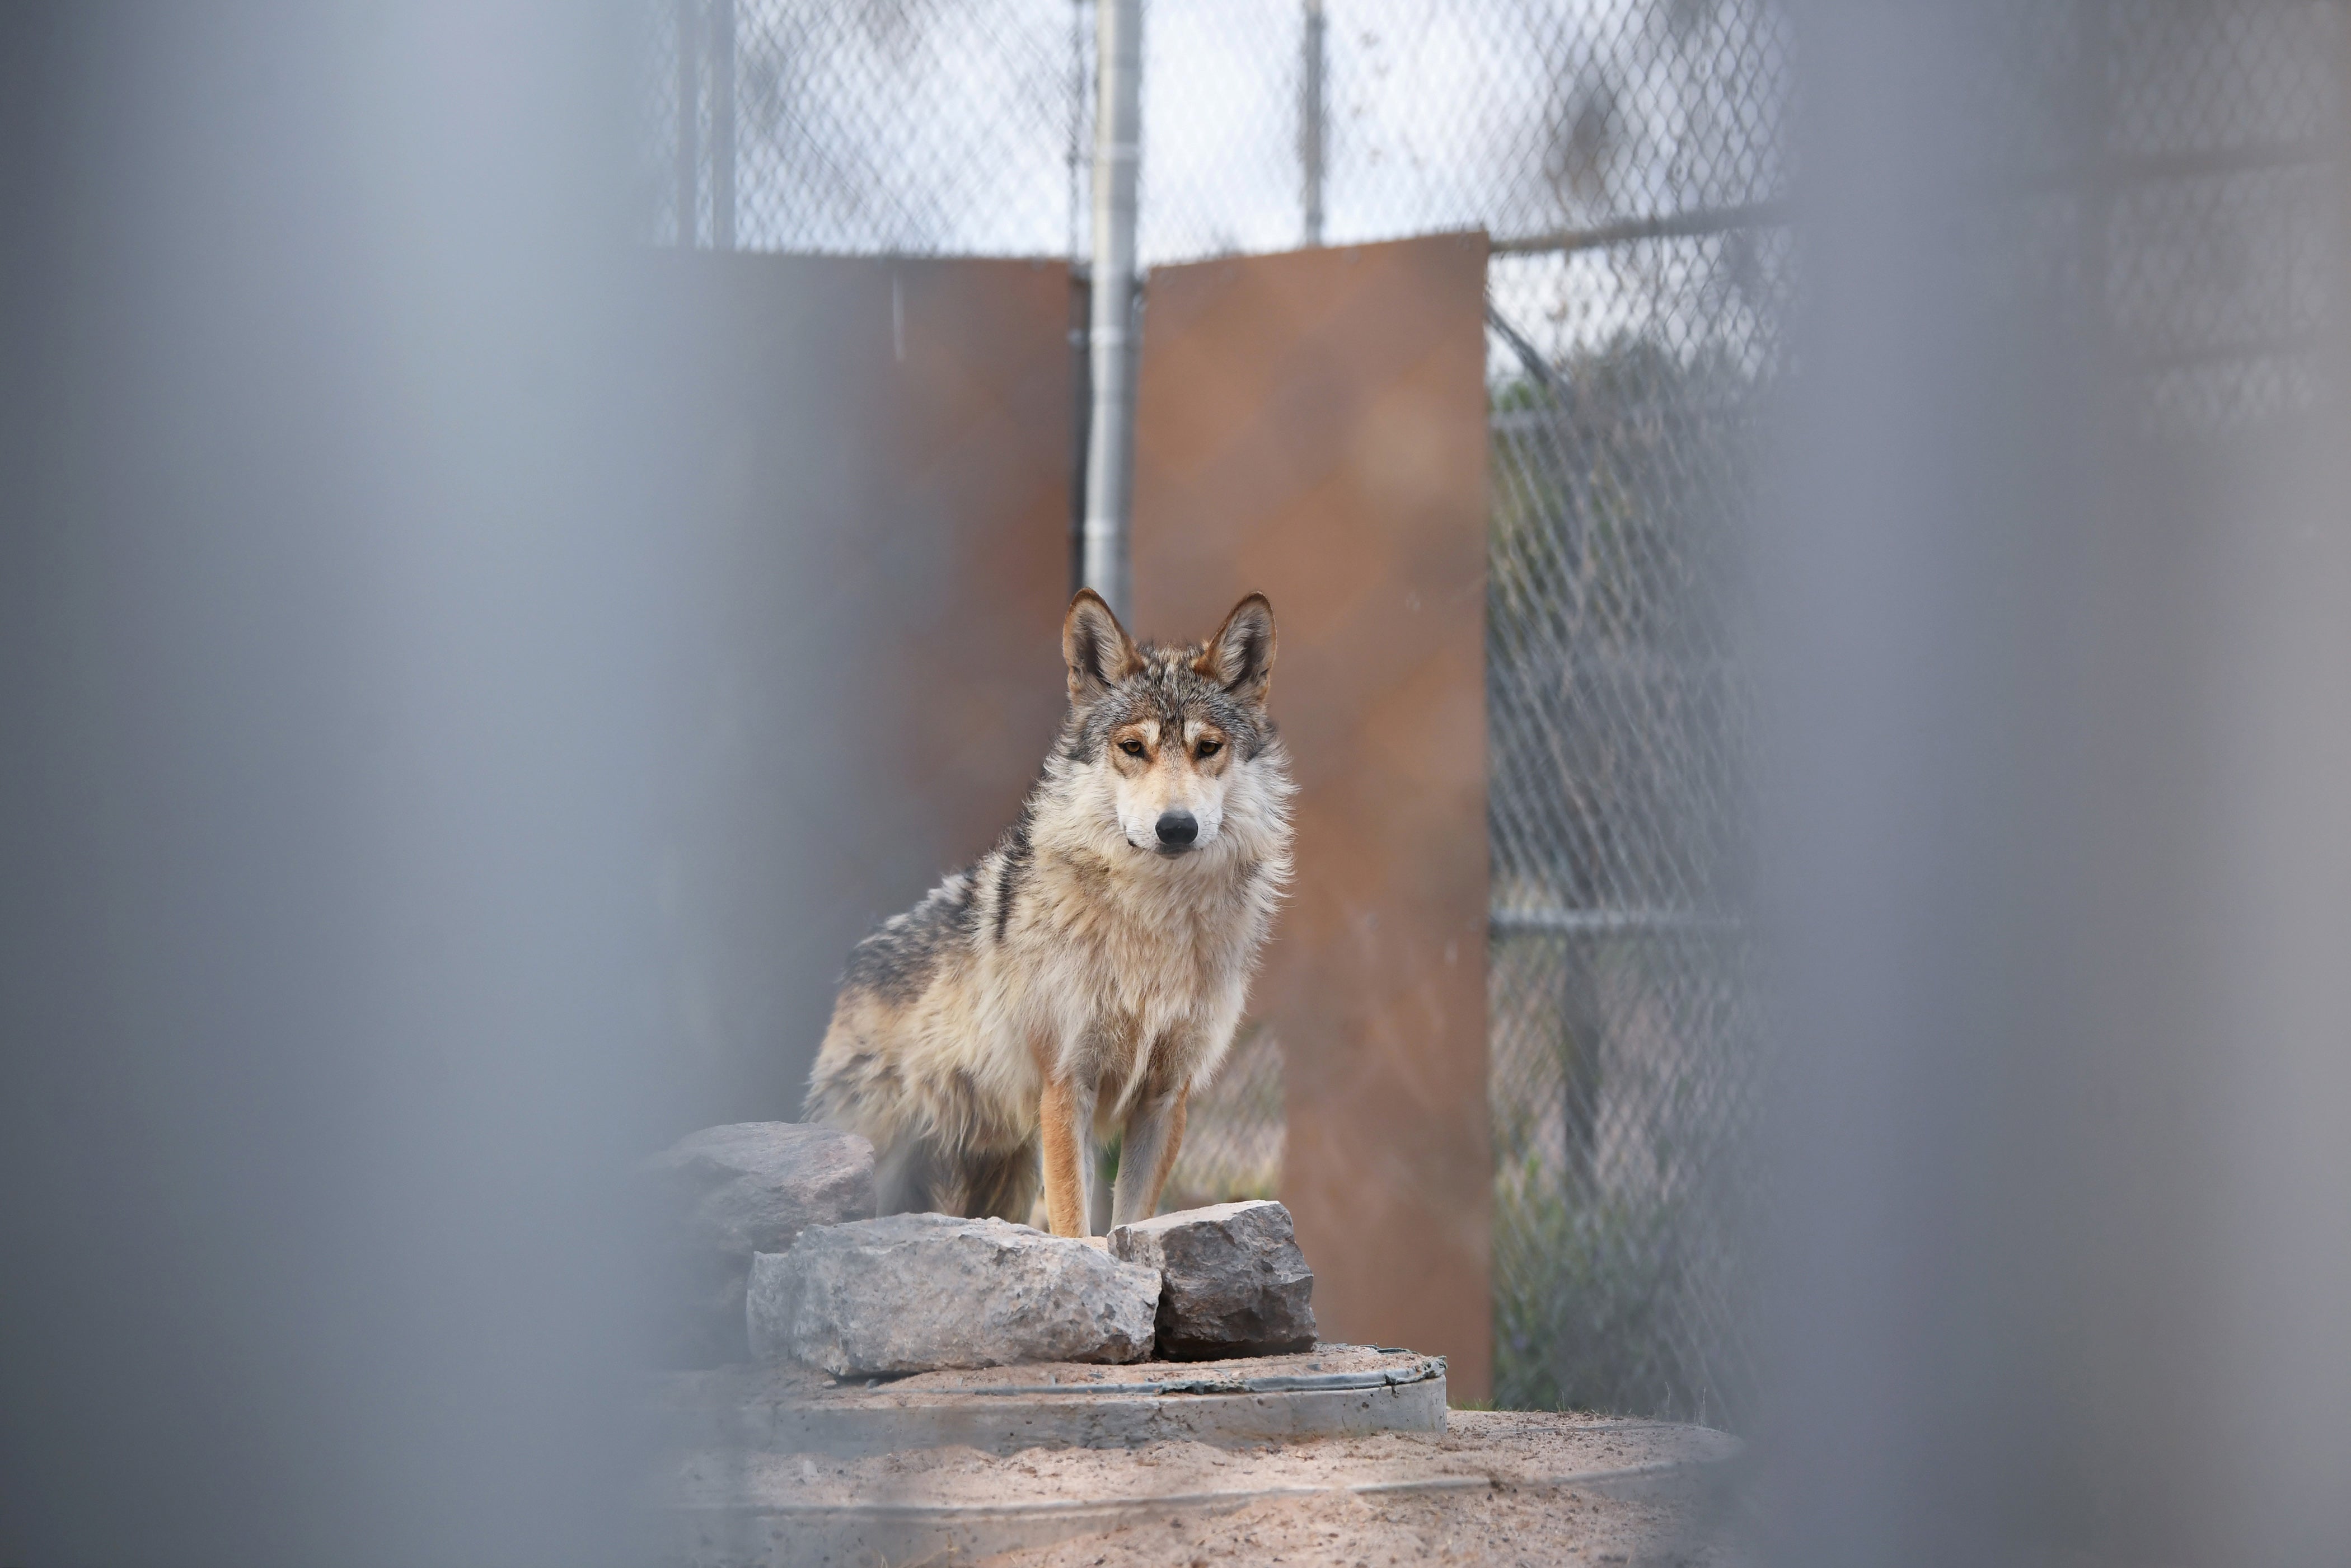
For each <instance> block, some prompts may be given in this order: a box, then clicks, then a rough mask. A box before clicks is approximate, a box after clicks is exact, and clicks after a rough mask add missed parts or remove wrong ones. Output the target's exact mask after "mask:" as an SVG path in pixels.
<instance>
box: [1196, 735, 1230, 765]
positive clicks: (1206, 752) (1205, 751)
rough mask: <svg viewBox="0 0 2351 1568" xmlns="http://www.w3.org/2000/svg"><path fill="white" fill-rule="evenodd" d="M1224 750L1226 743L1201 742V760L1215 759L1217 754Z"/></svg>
mask: <svg viewBox="0 0 2351 1568" xmlns="http://www.w3.org/2000/svg"><path fill="white" fill-rule="evenodd" d="M1224 748H1225V743H1224V742H1223V741H1221V740H1204V741H1202V742H1200V757H1201V759H1202V760H1203V761H1205V760H1207V758H1211V757H1214V756H1215V755H1216V754H1217V752H1219V751H1222V750H1223V749H1224Z"/></svg>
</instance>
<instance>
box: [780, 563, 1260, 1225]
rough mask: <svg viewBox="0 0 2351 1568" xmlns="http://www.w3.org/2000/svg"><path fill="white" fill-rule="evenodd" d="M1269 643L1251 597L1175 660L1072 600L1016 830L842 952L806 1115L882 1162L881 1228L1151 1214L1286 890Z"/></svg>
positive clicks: (1098, 610) (1174, 651) (1083, 599)
mask: <svg viewBox="0 0 2351 1568" xmlns="http://www.w3.org/2000/svg"><path fill="white" fill-rule="evenodd" d="M1274 647H1275V636H1274V622H1273V607H1272V605H1270V603H1268V602H1267V601H1266V598H1265V596H1264V595H1263V594H1261V593H1252V594H1250V595H1249V597H1247V598H1246V599H1243V600H1242V601H1240V602H1239V603H1238V604H1237V605H1235V606H1234V607H1233V610H1232V612H1231V613H1230V614H1229V615H1228V616H1226V617H1225V621H1224V624H1223V625H1221V626H1219V627H1218V628H1217V631H1216V632H1215V634H1214V635H1212V636H1210V637H1209V638H1208V639H1207V642H1205V643H1191V644H1185V645H1181V646H1175V645H1161V644H1159V643H1144V644H1141V645H1137V644H1136V643H1134V641H1133V640H1131V639H1130V638H1129V637H1128V636H1127V633H1126V629H1125V628H1124V627H1123V626H1121V625H1120V624H1119V621H1118V617H1117V616H1116V615H1114V614H1113V613H1112V612H1111V609H1110V606H1109V605H1107V604H1105V603H1104V602H1103V601H1102V599H1101V598H1100V597H1099V596H1097V595H1096V594H1094V593H1093V592H1092V591H1091V590H1088V591H1081V592H1080V593H1079V594H1078V595H1077V597H1076V598H1075V599H1073V600H1072V601H1071V603H1070V608H1069V613H1068V614H1067V616H1066V617H1065V618H1064V619H1063V622H1062V624H1061V659H1062V663H1063V664H1065V665H1066V666H1067V670H1068V678H1069V695H1070V706H1069V711H1068V713H1067V715H1066V716H1064V718H1063V719H1062V721H1061V732H1060V734H1059V736H1058V737H1056V739H1055V740H1054V742H1053V747H1052V750H1051V751H1050V752H1049V753H1048V754H1047V756H1046V758H1045V764H1044V768H1043V771H1042V773H1041V774H1040V777H1039V778H1038V779H1037V782H1036V783H1035V785H1034V786H1032V787H1031V788H1030V789H1029V796H1028V799H1027V800H1026V802H1025V803H1024V804H1023V805H1022V807H1021V809H1020V814H1019V819H1018V820H1017V821H1014V822H1013V824H1012V826H1011V827H1010V828H1008V829H1007V830H1006V831H1005V832H1004V833H1003V835H1002V836H1001V837H1000V838H998V840H997V841H996V844H995V846H994V847H993V848H992V849H990V850H989V851H988V852H987V853H986V854H985V855H983V856H981V857H980V859H979V861H978V862H977V863H976V864H974V865H971V866H969V867H967V868H966V869H964V870H962V871H958V872H956V873H954V874H953V875H951V876H949V877H947V878H946V881H944V882H942V883H939V884H938V885H937V886H936V887H935V888H933V889H932V890H931V891H930V893H929V894H927V895H926V896H925V898H924V899H923V901H922V902H921V903H920V904H916V905H915V906H914V908H913V909H912V910H909V911H908V912H907V913H905V914H904V915H893V916H892V917H891V918H890V919H888V920H885V921H883V923H882V924H881V925H879V926H877V927H876V928H875V929H874V930H873V931H872V934H870V935H869V936H866V937H865V939H864V940H863V941H862V942H860V943H858V945H857V946H856V947H855V948H854V949H853V950H852V952H851V954H850V956H849V964H848V968H847V971H846V973H845V974H844V975H843V977H842V979H841V989H840V992H839V994H838V996H837V997H836V998H835V1000H834V1003H833V1010H832V1022H831V1027H830V1028H829V1029H828V1030H826V1031H825V1037H824V1044H823V1046H822V1047H821V1049H820V1051H818V1053H817V1060H816V1065H815V1068H814V1069H813V1070H812V1071H811V1072H810V1080H809V1093H808V1109H807V1111H806V1113H805V1114H806V1116H807V1117H808V1119H809V1120H810V1121H816V1122H822V1123H825V1124H830V1125H832V1126H836V1127H841V1128H845V1129H847V1130H849V1131H852V1132H855V1133H860V1134H863V1135H864V1136H866V1137H867V1138H869V1139H871V1140H872V1143H873V1147H874V1152H875V1156H876V1158H875V1177H876V1182H877V1185H878V1187H879V1192H878V1198H879V1205H878V1207H879V1210H880V1212H881V1213H883V1214H896V1213H902V1212H905V1211H908V1210H925V1209H927V1210H938V1211H942V1212H946V1213H949V1214H959V1215H964V1216H967V1217H969V1218H985V1217H987V1216H990V1215H993V1216H997V1217H998V1218H1007V1219H1013V1220H1025V1219H1027V1218H1029V1215H1030V1213H1031V1212H1032V1211H1033V1207H1034V1204H1035V1202H1036V1193H1037V1185H1038V1182H1039V1180H1040V1175H1041V1178H1042V1181H1043V1183H1044V1188H1045V1208H1046V1215H1047V1218H1048V1219H1049V1221H1050V1224H1051V1226H1052V1229H1053V1233H1054V1234H1055V1235H1057V1236H1086V1235H1090V1234H1096V1233H1100V1232H1102V1231H1104V1230H1106V1229H1107V1228H1108V1227H1109V1226H1113V1225H1124V1224H1127V1223H1130V1222H1132V1221H1134V1220H1137V1219H1144V1218H1149V1217H1150V1216H1151V1215H1152V1214H1153V1213H1154V1212H1155V1210H1156V1209H1157V1207H1158V1205H1159V1197H1160V1193H1161V1190H1162V1189H1163V1188H1164V1187H1165V1186H1166V1184H1167V1173H1168V1172H1169V1170H1170V1169H1172V1168H1173V1166H1174V1165H1175V1152H1176V1149H1177V1148H1178V1147H1179V1146H1180V1145H1181V1144H1182V1142H1183V1138H1184V1116H1185V1108H1186V1104H1187V1103H1188V1102H1189V1100H1190V1097H1191V1095H1192V1093H1193V1092H1194V1091H1195V1090H1196V1089H1197V1088H1199V1087H1200V1086H1201V1084H1203V1083H1204V1082H1206V1081H1207V1078H1208V1077H1209V1075H1210V1074H1212V1073H1213V1072H1215V1071H1216V1070H1217V1063H1218V1062H1220V1061H1222V1060H1223V1059H1224V1055H1225V1052H1226V1051H1227V1049H1228V1048H1229V1047H1230V1045H1231V1044H1232V1040H1233V1031H1234V1030H1235V1029H1236V1028H1237V1027H1238V1024H1239V1022H1240V1017H1241V1007H1242V1003H1243V1001H1244V999H1245V998H1246V996H1247V994H1248V990H1249V977H1250V975H1251V973H1252V972H1253V970H1254V969H1255V967H1256V965H1257V960H1258V955H1259V951H1260V949H1262V947H1263V946H1264V945H1265V940H1266V936H1267V932H1268V930H1269V929H1270V925H1271V924H1272V920H1273V915H1274V912H1275V909H1276V906H1277V905H1278V904H1279V903H1280V899H1281V896H1282V894H1283V891H1284V889H1285V887H1286V886H1287V884H1288V883H1289V880H1290V800H1291V796H1292V794H1293V786H1292V785H1291V783H1290V765H1289V759H1288V757H1287V755H1286V754H1285V752H1284V751H1283V749H1282V744H1281V738H1280V736H1279V735H1278V734H1277V733H1276V732H1275V729H1274V725H1273V721H1272V719H1271V718H1270V716H1268V714H1267V711H1266V699H1267V697H1268V695H1269V694H1270V691H1271V689H1272V684H1273V656H1274ZM1110 1134H1116V1135H1117V1136H1118V1138H1119V1140H1120V1149H1119V1159H1118V1176H1117V1180H1116V1182H1115V1184H1114V1186H1113V1190H1112V1191H1111V1192H1110V1193H1109V1194H1108V1195H1107V1196H1108V1197H1109V1202H1108V1204H1107V1205H1104V1204H1103V1203H1102V1197H1103V1196H1104V1195H1102V1194H1101V1193H1100V1192H1098V1191H1097V1180H1096V1171H1095V1159H1096V1155H1095V1151H1096V1147H1097V1143H1098V1140H1100V1139H1102V1138H1103V1137H1105V1136H1107V1135H1110ZM1105 1209H1106V1210H1107V1212H1105Z"/></svg>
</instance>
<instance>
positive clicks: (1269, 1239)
mask: <svg viewBox="0 0 2351 1568" xmlns="http://www.w3.org/2000/svg"><path fill="white" fill-rule="evenodd" d="M1110 1249H1111V1250H1112V1251H1113V1253H1115V1254H1116V1255H1117V1256H1119V1257H1121V1258H1123V1259H1125V1260H1127V1261H1129V1262H1131V1263H1140V1264H1142V1265H1144V1267H1145V1268H1150V1269H1156V1270H1159V1273H1160V1278H1161V1281H1162V1284H1161V1289H1160V1294H1159V1311H1158V1313H1157V1319H1156V1321H1157V1327H1158V1341H1159V1354H1162V1355H1164V1356H1166V1357H1168V1358H1169V1359H1171V1360H1175V1361H1203V1360H1207V1359H1209V1358H1212V1357H1216V1356H1227V1355H1274V1354H1280V1353H1281V1352H1284V1351H1292V1350H1307V1349H1311V1347H1312V1345H1313V1343H1314V1274H1313V1271H1312V1270H1310V1269H1308V1268H1307V1267H1306V1255H1305V1254H1304V1253H1303V1252H1301V1251H1300V1250H1299V1249H1298V1233H1297V1230H1296V1228H1294V1227H1293V1226H1292V1225H1291V1224H1290V1210H1288V1209H1287V1208H1284V1207H1282V1206H1281V1205H1280V1204H1278V1203H1271V1202H1265V1201H1259V1202H1253V1203H1219V1204H1217V1205H1214V1206H1213V1207H1207V1208H1187V1209H1184V1210H1182V1211H1181V1212H1179V1213H1175V1214H1163V1215H1161V1216H1159V1218H1156V1219H1145V1220H1142V1221H1140V1222H1138V1223H1136V1224H1134V1225H1122V1226H1120V1227H1119V1228H1117V1229H1115V1230H1113V1231H1112V1232H1111V1233H1110Z"/></svg>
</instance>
